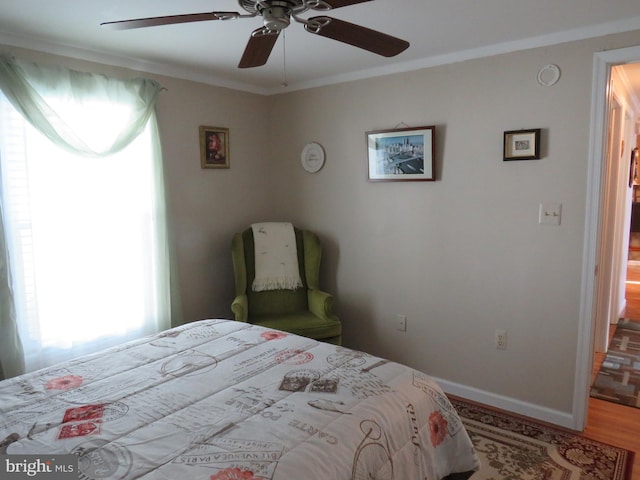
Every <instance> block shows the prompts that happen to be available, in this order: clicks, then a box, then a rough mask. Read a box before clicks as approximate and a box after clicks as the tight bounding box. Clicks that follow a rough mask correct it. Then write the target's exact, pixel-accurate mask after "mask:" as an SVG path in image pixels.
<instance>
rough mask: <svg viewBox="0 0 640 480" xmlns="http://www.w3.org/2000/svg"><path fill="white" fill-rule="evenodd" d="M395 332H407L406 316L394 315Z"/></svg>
mask: <svg viewBox="0 0 640 480" xmlns="http://www.w3.org/2000/svg"><path fill="white" fill-rule="evenodd" d="M396 330H399V331H401V332H406V331H407V316H406V315H396Z"/></svg>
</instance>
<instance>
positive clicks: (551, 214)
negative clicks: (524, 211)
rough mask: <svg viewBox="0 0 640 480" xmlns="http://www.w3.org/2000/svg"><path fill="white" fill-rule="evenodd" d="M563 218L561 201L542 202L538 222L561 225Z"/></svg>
mask: <svg viewBox="0 0 640 480" xmlns="http://www.w3.org/2000/svg"><path fill="white" fill-rule="evenodd" d="M561 220H562V204H561V203H546V202H545V203H541V204H540V210H539V212H538V223H539V224H540V225H560V222H561Z"/></svg>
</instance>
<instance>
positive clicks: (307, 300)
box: [231, 228, 342, 345]
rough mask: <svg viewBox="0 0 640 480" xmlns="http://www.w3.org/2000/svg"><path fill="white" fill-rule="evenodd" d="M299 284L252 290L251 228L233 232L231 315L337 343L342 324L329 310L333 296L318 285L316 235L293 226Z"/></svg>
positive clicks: (318, 250) (318, 263) (339, 342)
mask: <svg viewBox="0 0 640 480" xmlns="http://www.w3.org/2000/svg"><path fill="white" fill-rule="evenodd" d="M294 231H295V236H296V248H297V253H298V267H299V270H300V279H301V280H302V284H303V286H302V287H299V288H297V289H295V290H267V291H261V292H254V291H253V290H252V288H251V285H252V283H253V279H254V277H255V254H254V241H253V231H252V229H251V228H248V229H247V230H245V231H244V232H241V233H236V234H235V235H234V237H233V241H232V244H231V256H232V259H233V270H234V275H235V282H236V298H235V299H234V300H233V303H232V304H231V310H232V311H233V314H234V315H235V319H236V320H238V321H241V322H249V323H252V324H255V325H261V326H263V327H267V328H273V329H276V330H284V331H286V332H290V333H294V334H297V335H302V336H304V337H309V338H314V339H316V340H320V341H323V342H328V343H333V344H336V345H340V344H341V341H342V324H341V323H340V320H338V317H336V316H335V315H334V314H333V313H332V308H333V297H332V296H331V295H330V294H328V293H326V292H322V291H320V289H319V274H320V258H321V255H322V247H321V245H320V241H319V240H318V237H317V236H316V235H315V234H314V233H312V232H309V231H306V230H300V229H298V228H294Z"/></svg>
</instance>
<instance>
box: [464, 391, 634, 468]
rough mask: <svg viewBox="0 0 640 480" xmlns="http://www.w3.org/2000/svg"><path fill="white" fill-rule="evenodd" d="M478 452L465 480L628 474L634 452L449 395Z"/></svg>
mask: <svg viewBox="0 0 640 480" xmlns="http://www.w3.org/2000/svg"><path fill="white" fill-rule="evenodd" d="M451 402H452V403H453V405H454V406H455V407H456V410H457V411H458V413H459V414H460V416H461V417H462V421H463V423H464V425H465V428H466V429H467V432H469V436H470V437H471V440H472V441H473V444H474V446H475V448H476V453H477V454H478V457H479V458H480V463H481V467H480V471H478V472H476V473H475V474H473V475H472V476H471V479H470V480H593V479H598V480H629V479H630V478H631V468H632V465H633V456H634V454H633V452H631V451H628V450H624V449H621V448H617V447H613V446H611V445H607V444H604V443H601V442H596V441H593V440H589V439H587V438H584V437H581V436H578V435H576V434H575V433H571V432H568V431H566V430H563V429H557V428H553V427H549V426H547V425H542V424H539V423H536V422H533V421H531V420H525V419H522V418H518V417H514V416H511V415H507V414H504V413H499V412H496V411H493V410H489V409H486V408H482V407H478V406H475V405H471V404H468V403H466V402H462V401H460V400H458V399H455V398H452V399H451Z"/></svg>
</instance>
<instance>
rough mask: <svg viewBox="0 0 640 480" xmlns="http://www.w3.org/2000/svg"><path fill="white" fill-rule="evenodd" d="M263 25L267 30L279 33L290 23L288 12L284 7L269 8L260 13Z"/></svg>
mask: <svg viewBox="0 0 640 480" xmlns="http://www.w3.org/2000/svg"><path fill="white" fill-rule="evenodd" d="M260 13H261V14H262V19H263V24H264V26H265V28H267V29H268V30H272V31H276V32H279V31H280V30H284V29H285V28H287V27H288V26H289V24H290V23H291V17H290V12H289V10H288V9H285V8H284V7H270V8H267V9H264V10H262V11H261V12H260Z"/></svg>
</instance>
